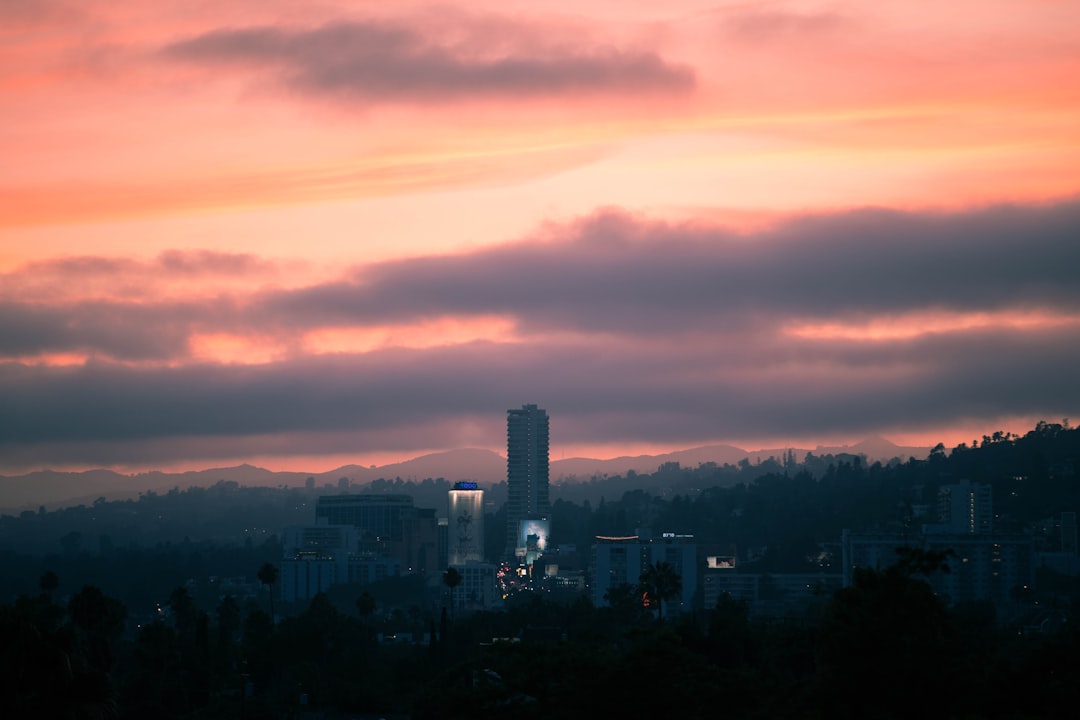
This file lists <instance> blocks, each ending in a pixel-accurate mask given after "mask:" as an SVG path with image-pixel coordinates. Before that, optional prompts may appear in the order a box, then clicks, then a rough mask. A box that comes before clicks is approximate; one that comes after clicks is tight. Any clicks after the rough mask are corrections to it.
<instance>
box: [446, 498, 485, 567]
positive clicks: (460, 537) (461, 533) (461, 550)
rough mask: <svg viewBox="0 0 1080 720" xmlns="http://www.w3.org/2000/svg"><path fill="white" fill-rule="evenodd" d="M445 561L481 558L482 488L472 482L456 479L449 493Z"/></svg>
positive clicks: (452, 561)
mask: <svg viewBox="0 0 1080 720" xmlns="http://www.w3.org/2000/svg"><path fill="white" fill-rule="evenodd" d="M449 506H450V513H449V516H448V518H447V525H446V534H447V563H448V564H449V565H464V564H465V563H467V562H470V561H471V562H483V560H484V491H483V490H481V489H480V488H479V487H477V485H476V483H474V482H457V483H454V487H453V488H452V489H451V490H450V492H449Z"/></svg>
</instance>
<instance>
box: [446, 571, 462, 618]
mask: <svg viewBox="0 0 1080 720" xmlns="http://www.w3.org/2000/svg"><path fill="white" fill-rule="evenodd" d="M442 580H443V582H444V583H446V587H448V588H450V612H451V613H452V612H454V588H456V587H457V586H458V585H460V584H461V580H462V578H461V573H459V572H458V571H457V568H447V569H446V572H444V573H443V576H442Z"/></svg>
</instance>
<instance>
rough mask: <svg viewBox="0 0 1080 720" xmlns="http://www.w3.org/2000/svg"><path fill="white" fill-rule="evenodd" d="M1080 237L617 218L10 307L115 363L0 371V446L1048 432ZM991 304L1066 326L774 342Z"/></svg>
mask: <svg viewBox="0 0 1080 720" xmlns="http://www.w3.org/2000/svg"><path fill="white" fill-rule="evenodd" d="M1078 227H1080V204H1078V203H1063V204H1058V205H1047V206H1040V207H1026V208H1022V207H1000V208H990V209H984V210H978V211H971V212H966V213H958V214H902V213H892V212H881V211H864V212H855V213H849V214H844V215H838V216H832V217H818V218H806V219H803V220H800V221H796V222H792V223H789V224H787V225H784V226H782V227H779V228H776V229H774V230H771V231H769V232H765V233H761V234H759V235H756V236H753V237H740V236H735V235H731V234H727V233H725V232H722V231H719V230H716V229H715V228H709V227H701V226H694V225H672V224H663V223H654V222H647V221H642V220H636V219H634V218H633V217H630V216H627V215H623V214H619V213H607V214H602V215H599V216H597V217H594V218H591V219H588V220H585V221H582V222H581V223H578V224H574V225H570V226H567V227H564V228H563V229H562V231H561V232H555V233H554V236H556V237H557V238H558V239H552V237H546V238H545V239H544V240H536V241H527V242H522V243H519V244H515V245H508V246H505V247H501V248H495V249H488V250H484V251H480V252H477V253H473V254H469V255H462V256H453V257H434V258H423V259H414V260H402V261H395V262H390V263H382V264H377V265H372V266H367V267H364V268H360V269H358V270H357V271H356V273H355V278H354V279H353V280H351V281H339V282H335V283H330V284H327V285H323V286H317V287H310V288H305V289H301V290H295V291H283V290H279V291H272V292H265V293H262V294H257V295H255V296H252V297H244V298H239V297H237V298H230V299H223V300H214V301H205V302H190V303H171V304H170V303H162V304H152V303H131V304H127V303H125V302H122V301H110V302H107V303H106V302H103V301H95V302H93V303H82V304H80V303H76V304H58V305H52V306H48V305H42V304H36V305H28V304H19V303H18V302H17V301H15V300H10V299H9V300H8V301H7V302H6V303H5V304H4V305H2V306H0V351H2V352H3V353H4V355H5V356H7V357H18V356H20V355H26V354H32V353H33V352H46V351H48V352H59V351H64V350H71V351H74V350H80V349H81V350H84V351H85V350H87V349H92V350H94V351H96V352H97V353H98V354H99V355H100V356H101V357H104V358H106V360H103V361H96V362H91V363H88V364H87V365H85V366H80V367H63V368H57V367H52V368H50V367H34V366H27V365H22V364H19V363H15V362H8V363H7V364H3V365H0V397H3V398H4V403H2V404H0V452H3V453H5V455H6V456H7V457H8V458H9V459H10V458H16V457H20V456H23V455H26V454H27V453H29V452H30V449H34V451H35V452H38V451H40V452H47V453H48V455H49V457H54V458H69V459H72V460H78V461H82V462H97V463H104V462H107V459H104V458H102V457H101V455H102V453H105V454H108V452H117V453H122V452H123V451H122V449H121V448H123V447H124V443H136V444H138V443H144V445H141V446H140V447H141V449H140V450H132V451H131V452H132V453H133V456H134V455H137V454H139V453H143V452H150V451H149V450H147V448H150V447H152V448H153V453H154V454H155V456H157V457H160V458H161V459H162V460H165V459H171V458H169V457H168V456H169V455H170V454H171V453H176V454H177V455H176V457H183V456H184V455H183V454H184V453H186V454H187V456H190V453H191V452H192V448H194V447H199V446H202V447H204V449H205V451H206V452H208V453H216V452H225V448H227V447H229V444H228V443H224V442H222V440H221V439H222V438H234V439H235V441H236V442H235V443H233V445H232V446H231V447H234V448H235V447H244V448H251V447H252V446H254V445H258V442H259V441H258V440H257V439H259V438H276V439H275V440H274V441H273V444H274V447H279V448H284V447H288V448H289V451H290V452H295V451H296V449H297V448H298V447H307V448H309V449H311V450H312V451H315V449H316V448H317V449H318V451H319V452H326V451H327V450H326V445H327V443H330V444H332V445H333V446H334V447H335V448H336V451H338V452H350V451H351V452H356V453H358V454H362V453H365V452H375V451H382V450H385V449H387V448H392V447H397V446H399V445H401V446H405V445H408V444H409V443H414V446H415V447H439V446H442V445H445V444H455V443H457V442H459V440H460V434H459V429H460V427H461V426H462V425H463V424H469V423H471V424H474V425H476V426H477V427H490V428H493V431H494V435H493V437H492V438H491V439H490V444H491V445H495V446H497V445H498V444H499V442H498V437H499V430H498V424H499V422H500V418H501V416H502V412H503V410H505V408H508V407H514V406H517V405H520V404H521V403H523V402H538V403H540V404H541V405H543V406H545V407H547V408H548V409H549V411H550V412H551V413H552V417H553V418H557V419H558V421H557V428H558V436H559V437H561V438H563V442H571V441H572V442H575V443H600V442H656V443H661V442H662V443H678V444H687V445H689V444H693V443H699V442H710V441H720V440H730V439H736V438H753V437H761V436H768V437H778V436H792V437H794V436H803V437H806V436H818V437H820V436H822V435H835V434H837V433H864V432H866V433H868V432H872V431H883V430H887V429H890V428H892V429H898V428H909V429H911V428H921V427H932V426H944V425H947V424H950V423H957V422H962V421H968V420H971V419H977V418H998V417H1008V416H1032V415H1042V416H1045V417H1048V418H1055V417H1063V416H1067V415H1069V414H1070V412H1072V413H1073V414H1075V412H1074V411H1075V409H1076V408H1077V407H1078V406H1080V384H1078V383H1076V382H1075V380H1074V378H1075V368H1076V367H1077V366H1078V364H1080V324H1078V323H1077V321H1076V319H1075V318H1076V317H1077V316H1078V315H1080V283H1077V282H1075V268H1076V267H1080V244H1078V243H1076V242H1075V231H1076V228H1078ZM187 264H188V263H186V262H180V263H179V265H180V266H181V269H184V268H186V267H187ZM88 266H89V264H88V263H83V264H81V265H80V268H82V269H85V268H86V267H88ZM211 266H212V267H213V268H215V271H220V270H221V265H220V263H211ZM102 267H105V268H108V267H109V266H108V264H107V263H106V264H104V265H103V266H102ZM245 267H246V265H245V263H243V262H241V263H240V264H239V265H237V267H236V271H237V272H240V273H242V272H244V268H245ZM110 271H111V270H110ZM185 271H187V270H185ZM999 311H1017V312H1029V313H1038V312H1045V313H1050V314H1052V315H1056V316H1057V317H1058V318H1059V319H1058V321H1056V324H1055V323H1049V324H1042V325H1039V324H1036V325H1033V326H1020V327H1017V326H1011V325H1008V324H1001V325H994V324H983V325H980V326H978V327H974V328H970V329H953V330H949V331H937V332H929V333H921V334H914V335H909V336H896V337H892V338H888V339H882V340H875V341H861V340H855V339H836V338H831V339H821V338H818V339H815V338H812V337H800V336H797V335H793V334H791V333H790V332H786V330H785V329H786V328H788V327H789V325H790V324H791V323H793V322H804V323H842V322H854V323H859V322H863V321H866V320H869V319H872V318H874V317H877V316H881V315H884V316H905V315H911V314H918V313H936V312H955V313H993V312H999ZM493 313H494V314H503V315H505V316H507V317H509V318H511V319H512V320H514V321H515V322H516V323H517V326H518V328H519V334H518V338H517V340H516V341H515V342H510V343H495V342H473V343H466V344H459V345H455V346H449V347H436V348H431V349H383V350H378V351H374V352H368V353H359V354H350V355H335V356H321V357H296V358H293V359H291V360H288V361H283V362H277V363H268V364H264V365H254V366H222V365H211V364H203V365H183V364H176V365H168V366H165V365H160V364H158V365H156V366H139V367H133V366H130V365H128V364H121V363H117V362H115V360H145V359H147V358H153V359H157V360H182V359H183V357H184V354H185V352H186V345H187V342H188V334H189V333H191V332H196V331H199V332H215V331H222V332H240V333H244V332H267V333H275V332H277V333H286V334H299V333H303V332H305V331H307V330H310V329H315V328H319V327H367V326H371V327H374V326H377V325H381V324H384V323H397V322H416V321H422V320H428V319H432V318H438V317H460V316H469V315H477V316H479V315H490V314H493ZM1069 318H1072V319H1071V320H1070V319H1069ZM551 331H558V332H551ZM553 422H554V420H553ZM267 442H269V441H267ZM473 444H475V441H474V443H473ZM108 448H116V450H115V451H112V450H110V451H108V452H107V451H106V449H108ZM402 449H403V450H404V449H405V448H404V447H403V448H402ZM40 452H39V456H40ZM270 452H272V450H269V449H268V450H266V451H265V453H270ZM265 453H263V454H265ZM126 461H130V460H128V459H127V458H125V457H113V458H112V462H117V463H122V462H126Z"/></svg>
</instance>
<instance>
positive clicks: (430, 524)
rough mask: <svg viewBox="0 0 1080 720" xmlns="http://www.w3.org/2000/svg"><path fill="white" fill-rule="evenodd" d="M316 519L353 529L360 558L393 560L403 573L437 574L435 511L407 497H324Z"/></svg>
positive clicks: (369, 495) (353, 495)
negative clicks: (356, 534) (415, 504)
mask: <svg viewBox="0 0 1080 720" xmlns="http://www.w3.org/2000/svg"><path fill="white" fill-rule="evenodd" d="M315 519H316V522H324V523H327V524H330V525H352V526H353V527H355V528H356V529H357V530H358V531H359V547H358V550H357V551H358V554H359V555H361V556H365V557H368V558H376V557H389V558H393V559H395V560H396V561H397V562H398V565H399V566H400V567H401V569H402V571H403V572H435V571H437V570H438V567H439V554H438V545H439V530H438V518H437V517H436V516H435V510H433V509H427V508H417V507H415V506H414V505H413V499H412V497H411V496H409V495H392V494H391V495H382V494H375V493H364V494H348V495H324V496H322V497H320V498H319V500H318V503H317V504H316V506H315Z"/></svg>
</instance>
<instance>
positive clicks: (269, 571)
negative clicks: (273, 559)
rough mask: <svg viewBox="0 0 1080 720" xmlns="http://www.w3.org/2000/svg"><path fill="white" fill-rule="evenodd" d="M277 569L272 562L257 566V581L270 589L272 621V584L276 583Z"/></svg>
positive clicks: (271, 618) (271, 616) (272, 614)
mask: <svg viewBox="0 0 1080 720" xmlns="http://www.w3.org/2000/svg"><path fill="white" fill-rule="evenodd" d="M277 579H278V569H277V565H274V564H273V563H263V566H262V567H261V568H259V582H261V583H262V584H263V585H265V586H266V587H267V589H268V590H269V591H270V620H271V622H274V617H275V615H274V585H275V584H276V583H277Z"/></svg>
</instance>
